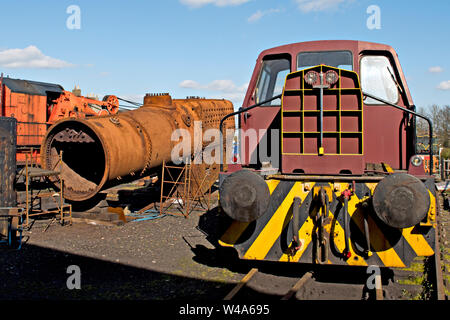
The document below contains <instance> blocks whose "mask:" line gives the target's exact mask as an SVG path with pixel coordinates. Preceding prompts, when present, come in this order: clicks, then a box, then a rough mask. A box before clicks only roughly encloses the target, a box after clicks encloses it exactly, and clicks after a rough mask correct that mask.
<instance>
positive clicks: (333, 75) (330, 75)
mask: <svg viewBox="0 0 450 320" xmlns="http://www.w3.org/2000/svg"><path fill="white" fill-rule="evenodd" d="M338 80H339V76H338V74H337V72H336V71H334V70H328V71H327V72H326V73H325V81H326V82H327V83H328V84H329V85H333V84H335V83H336V82H337V81H338Z"/></svg>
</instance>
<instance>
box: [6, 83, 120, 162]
mask: <svg viewBox="0 0 450 320" xmlns="http://www.w3.org/2000/svg"><path fill="white" fill-rule="evenodd" d="M118 110H119V102H118V99H117V97H115V96H112V95H111V96H106V97H105V98H104V99H103V101H98V100H95V99H90V98H86V97H82V96H80V95H78V94H75V93H72V92H69V91H65V90H64V88H63V87H62V86H61V85H59V84H54V83H45V82H38V81H30V80H21V79H12V78H9V77H3V75H2V76H1V77H0V115H1V116H4V117H13V118H16V119H17V163H18V164H19V165H20V164H24V163H25V154H27V153H28V154H29V153H30V152H31V153H32V157H33V159H36V160H35V161H36V162H39V158H40V157H39V152H40V145H41V142H42V139H43V137H44V136H45V133H46V132H47V129H48V127H49V126H50V125H51V124H53V123H54V122H56V121H57V120H59V119H62V118H69V117H73V118H84V117H86V116H94V115H106V114H115V113H117V112H118Z"/></svg>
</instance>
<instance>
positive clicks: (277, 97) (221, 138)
mask: <svg viewBox="0 0 450 320" xmlns="http://www.w3.org/2000/svg"><path fill="white" fill-rule="evenodd" d="M282 96H283V94H279V95H276V96H273V97H272V98H270V99H267V100H264V101H262V102H258V103H257V104H254V105H251V106H250V107H247V108H242V107H241V108H239V110H238V111H235V112H232V113H229V114H227V115H226V116H225V117H223V118H222V119H221V120H220V125H219V129H220V172H222V171H223V132H222V127H223V123H224V121H225V120H226V119H228V118H229V117H231V116H235V115H237V114H240V113H242V112H246V111H248V110H251V109H253V108H256V107H259V106H262V105H263V104H266V103H268V102H271V101H273V100H276V99H280V98H281V97H282Z"/></svg>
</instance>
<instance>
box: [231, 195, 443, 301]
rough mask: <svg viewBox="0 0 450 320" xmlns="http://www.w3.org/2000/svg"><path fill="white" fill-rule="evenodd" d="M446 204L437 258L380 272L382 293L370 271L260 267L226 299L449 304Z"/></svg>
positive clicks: (440, 218)
mask: <svg viewBox="0 0 450 320" xmlns="http://www.w3.org/2000/svg"><path fill="white" fill-rule="evenodd" d="M440 200H441V201H440V206H439V210H438V228H436V233H437V237H436V238H437V239H439V241H438V242H437V243H436V250H435V252H436V255H435V256H431V257H417V258H416V259H415V260H414V261H413V263H412V264H411V266H410V267H409V268H401V269H390V268H381V269H379V270H380V273H379V276H377V277H376V279H375V281H378V283H379V284H381V285H379V286H378V289H376V288H373V289H372V286H370V283H372V282H373V281H372V280H373V279H371V278H370V277H371V275H373V274H375V273H372V272H369V270H368V269H367V268H366V267H352V268H348V267H345V266H326V265H325V266H316V265H291V264H285V265H284V264H283V265H280V264H276V263H275V264H272V263H254V264H251V265H250V267H251V269H250V271H249V272H248V273H247V274H246V275H245V276H244V277H243V278H242V280H241V281H240V282H239V283H238V284H236V286H235V287H234V288H233V289H232V290H231V291H230V292H229V293H228V294H227V295H226V296H225V297H224V300H242V301H244V300H258V299H261V298H264V299H274V300H448V293H449V285H450V281H449V280H450V277H449V274H450V273H449V271H450V268H449V267H450V261H449V253H450V252H449V251H450V250H449V243H450V241H449V240H450V239H448V237H447V234H450V214H449V212H448V211H445V210H444V209H443V207H442V199H440ZM446 286H447V287H446ZM369 287H370V288H369Z"/></svg>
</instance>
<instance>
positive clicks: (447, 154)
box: [441, 148, 450, 159]
mask: <svg viewBox="0 0 450 320" xmlns="http://www.w3.org/2000/svg"><path fill="white" fill-rule="evenodd" d="M441 157H442V158H443V159H450V148H444V149H442V151H441Z"/></svg>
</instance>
